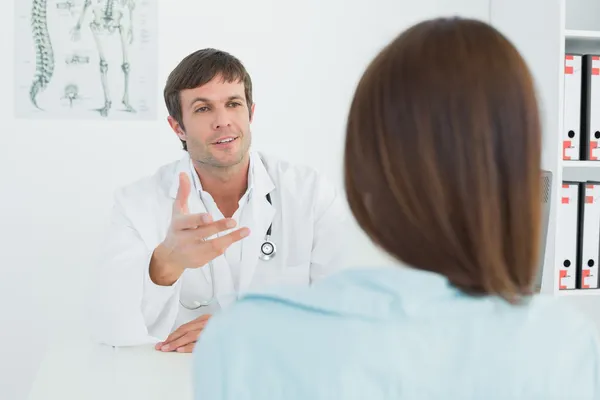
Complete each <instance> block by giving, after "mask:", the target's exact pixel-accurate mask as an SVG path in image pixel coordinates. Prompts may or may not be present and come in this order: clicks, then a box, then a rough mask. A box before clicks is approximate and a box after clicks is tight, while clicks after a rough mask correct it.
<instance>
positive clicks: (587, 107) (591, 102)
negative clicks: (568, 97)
mask: <svg viewBox="0 0 600 400" xmlns="http://www.w3.org/2000/svg"><path fill="white" fill-rule="evenodd" d="M582 75H583V86H582V90H583V96H582V103H583V104H582V110H583V113H582V114H583V129H582V131H583V135H582V136H583V141H584V146H583V147H584V151H585V153H584V155H585V158H584V159H586V160H593V161H598V160H600V148H599V145H600V56H598V55H593V54H586V55H584V56H583V73H582Z"/></svg>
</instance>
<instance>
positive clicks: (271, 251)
mask: <svg viewBox="0 0 600 400" xmlns="http://www.w3.org/2000/svg"><path fill="white" fill-rule="evenodd" d="M276 250H277V249H276V248H275V243H273V242H271V241H270V240H269V239H268V238H266V239H265V241H264V242H263V244H262V245H261V246H260V255H259V257H260V259H261V260H263V261H269V260H270V259H272V258H273V257H275V253H276Z"/></svg>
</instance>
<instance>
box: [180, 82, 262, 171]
mask: <svg viewBox="0 0 600 400" xmlns="http://www.w3.org/2000/svg"><path fill="white" fill-rule="evenodd" d="M180 99H181V111H182V122H183V126H180V125H179V124H177V123H176V122H174V121H170V122H171V126H172V127H173V129H174V130H175V132H176V133H177V135H178V136H179V138H180V139H181V140H185V141H186V144H187V151H188V153H189V154H190V157H191V158H192V160H194V161H195V162H198V163H202V164H207V165H209V166H212V167H218V168H226V167H231V166H234V165H237V164H239V163H241V162H242V161H244V159H245V158H246V156H247V154H248V150H249V148H250V143H251V134H250V123H251V122H252V115H253V113H254V105H248V104H247V103H246V96H245V92H244V83H243V82H224V81H223V80H222V79H221V77H219V76H217V77H215V78H214V79H213V80H211V81H210V82H208V83H207V84H205V85H203V86H200V87H197V88H195V89H185V90H182V91H181V94H180Z"/></svg>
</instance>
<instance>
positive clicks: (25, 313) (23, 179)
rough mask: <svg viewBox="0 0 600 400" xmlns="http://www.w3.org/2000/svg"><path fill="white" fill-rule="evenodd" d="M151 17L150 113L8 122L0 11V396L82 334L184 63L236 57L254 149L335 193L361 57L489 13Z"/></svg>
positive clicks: (171, 12) (212, 4)
mask: <svg viewBox="0 0 600 400" xmlns="http://www.w3.org/2000/svg"><path fill="white" fill-rule="evenodd" d="M18 1H25V0H18ZM9 3H11V4H6V5H5V7H6V8H11V7H12V2H9ZM48 3H49V6H50V7H55V6H56V5H55V4H56V0H49V1H48ZM160 12H161V13H162V15H161V16H160V18H159V49H160V54H159V56H158V63H159V65H158V71H159V76H158V81H159V82H158V90H157V92H156V96H157V98H158V99H159V102H160V104H161V107H160V117H159V118H158V119H157V120H156V121H151V122H137V123H136V122H121V123H118V122H97V121H94V122H91V121H87V122H86V121H78V122H74V121H28V120H16V119H15V118H14V117H13V115H14V111H13V108H14V107H13V84H12V82H13V81H12V80H13V78H12V77H13V73H14V68H13V60H12V55H13V54H14V48H13V47H14V44H13V43H14V41H13V36H14V35H13V29H14V18H13V15H14V14H13V10H12V9H5V10H4V12H3V13H2V14H0V35H1V36H2V37H4V38H6V39H7V41H6V42H3V43H0V54H3V55H4V56H5V57H6V61H5V62H3V63H1V64H0V88H2V93H3V94H4V95H3V97H2V100H1V101H2V103H1V106H0V121H2V127H3V129H2V134H1V135H0V182H1V184H2V200H1V202H0V204H1V207H0V243H1V244H0V250H1V251H0V256H1V257H2V258H1V261H0V272H1V277H0V319H1V329H0V343H2V346H0V398H2V399H10V400H12V399H21V398H24V397H25V396H26V394H27V391H28V388H29V385H30V384H31V382H32V379H33V378H34V374H35V372H36V368H37V366H38V363H39V361H40V360H41V358H42V357H43V354H44V349H45V347H46V345H47V341H48V340H49V339H48V338H49V337H50V335H76V334H79V333H80V332H79V329H80V328H79V326H78V325H77V322H78V317H79V315H80V313H81V310H82V308H81V300H82V299H83V298H84V296H83V292H84V290H85V280H86V276H87V275H86V274H87V271H88V270H89V268H90V266H91V265H92V263H93V262H94V257H95V253H96V251H97V244H98V242H99V240H100V238H101V233H102V228H103V223H104V221H105V218H106V216H107V213H108V211H109V208H110V205H111V201H112V192H113V190H114V189H115V188H116V187H117V186H118V185H121V184H125V183H127V182H130V181H132V180H134V179H137V178H138V177H140V176H142V175H146V174H150V173H152V172H153V171H154V170H155V169H156V168H157V167H158V166H159V165H160V164H163V163H166V162H169V161H171V160H173V159H175V158H178V157H179V156H180V155H181V152H180V146H179V142H178V140H177V139H176V137H175V136H174V134H172V133H171V131H170V129H169V127H168V125H167V123H166V111H165V109H164V106H162V95H161V92H162V87H163V85H164V82H165V79H166V77H167V75H168V73H169V72H170V71H171V69H172V68H173V67H174V66H175V64H176V63H178V62H179V60H180V59H181V58H182V57H184V56H185V55H187V54H188V53H190V52H192V51H194V50H196V49H198V48H201V47H209V46H210V47H218V48H222V49H224V50H227V51H230V52H232V53H233V54H235V55H237V56H239V57H240V58H241V59H242V60H243V61H244V62H245V64H246V65H247V67H248V69H249V71H250V73H251V75H252V77H253V79H254V87H255V99H256V102H257V106H256V120H255V123H254V124H253V132H254V138H255V142H254V143H255V146H256V147H257V148H261V149H263V150H266V151H268V152H274V153H277V154H279V155H281V156H283V157H286V158H289V159H291V160H293V161H298V162H303V163H309V164H312V165H313V166H315V167H317V168H319V169H320V170H322V171H323V172H324V173H325V174H327V175H329V176H330V177H331V178H332V179H333V180H334V181H335V182H336V183H338V184H340V185H341V156H342V144H343V134H344V124H345V117H346V112H347V108H348V104H349V101H350V98H351V95H352V92H353V89H354V85H355V83H356V82H357V79H358V78H359V76H360V74H361V73H362V71H363V68H364V67H365V66H366V64H367V62H368V61H369V60H370V59H371V57H372V56H373V55H374V54H375V53H376V52H377V51H378V50H379V49H380V48H381V46H383V45H384V44H385V43H386V42H387V41H388V40H390V39H391V38H392V37H393V36H395V35H396V34H397V33H398V32H399V31H400V30H401V29H402V28H404V27H406V26H407V25H408V24H410V23H412V22H415V21H417V20H419V19H421V18H424V17H430V16H434V15H440V14H446V13H452V14H454V13H459V14H462V15H468V16H475V17H477V18H481V19H484V20H487V19H488V14H489V7H488V1H484V0H460V1H459V0H446V1H443V0H421V1H418V2H414V1H409V0H371V1H363V0H352V1H350V0H328V1H322V0H303V1H300V2H295V3H291V2H282V1H276V0H255V1H252V2H250V1H242V0H231V1H227V2H220V1H203V2H199V1H196V0H178V1H176V2H175V1H168V2H167V1H166V0H164V1H162V2H160ZM342 13H345V14H346V15H344V16H343V15H342ZM96 62H97V61H96ZM134 67H135V66H134ZM349 247H350V248H353V247H354V246H349ZM359 249H360V253H359V254H358V257H357V260H358V261H361V260H364V261H370V260H371V256H378V254H377V252H376V251H375V250H374V249H373V248H372V247H371V246H370V245H369V244H368V243H366V242H364V243H362V244H361V245H360V246H359ZM377 260H384V259H383V258H377Z"/></svg>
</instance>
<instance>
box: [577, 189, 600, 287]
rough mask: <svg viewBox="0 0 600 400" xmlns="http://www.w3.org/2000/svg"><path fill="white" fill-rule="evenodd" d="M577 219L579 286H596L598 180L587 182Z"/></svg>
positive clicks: (599, 249) (599, 221)
mask: <svg viewBox="0 0 600 400" xmlns="http://www.w3.org/2000/svg"><path fill="white" fill-rule="evenodd" d="M581 203H582V204H583V206H582V208H581V211H582V212H581V214H580V218H579V221H580V223H581V229H580V231H581V261H580V263H579V271H578V275H579V288H581V289H597V288H598V256H599V255H600V182H587V183H586V184H585V196H583V201H582V202H581Z"/></svg>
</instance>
